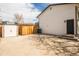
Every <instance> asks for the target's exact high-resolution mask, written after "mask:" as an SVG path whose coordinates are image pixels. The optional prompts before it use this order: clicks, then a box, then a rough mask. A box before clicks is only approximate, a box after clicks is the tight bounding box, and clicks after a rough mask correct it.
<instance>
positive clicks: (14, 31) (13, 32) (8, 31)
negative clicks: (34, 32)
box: [2, 25, 18, 37]
mask: <svg viewBox="0 0 79 59" xmlns="http://www.w3.org/2000/svg"><path fill="white" fill-rule="evenodd" d="M2 29H3V34H2V35H3V37H9V36H17V35H18V27H17V26H16V25H3V27H2Z"/></svg>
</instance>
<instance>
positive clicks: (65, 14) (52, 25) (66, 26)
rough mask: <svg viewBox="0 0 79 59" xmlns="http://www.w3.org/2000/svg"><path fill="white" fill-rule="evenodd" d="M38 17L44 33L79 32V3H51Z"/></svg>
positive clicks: (62, 33) (64, 33)
mask: <svg viewBox="0 0 79 59" xmlns="http://www.w3.org/2000/svg"><path fill="white" fill-rule="evenodd" d="M37 18H38V19H39V27H40V28H41V29H42V33H45V34H55V35H68V34H73V35H77V34H79V3H58V4H50V5H48V6H47V7H46V8H45V9H44V10H43V11H42V12H41V13H40V14H39V15H38V16H37Z"/></svg>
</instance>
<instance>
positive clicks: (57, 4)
mask: <svg viewBox="0 0 79 59" xmlns="http://www.w3.org/2000/svg"><path fill="white" fill-rule="evenodd" d="M65 4H77V3H58V4H50V5H48V6H47V7H46V8H45V9H44V10H43V11H42V12H41V13H40V14H39V15H38V16H37V17H36V18H38V17H39V16H40V15H41V14H42V13H43V12H44V11H45V10H46V9H48V8H49V7H50V6H57V5H65Z"/></svg>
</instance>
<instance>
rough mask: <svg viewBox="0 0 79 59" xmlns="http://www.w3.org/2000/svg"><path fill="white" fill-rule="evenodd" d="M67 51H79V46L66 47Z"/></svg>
mask: <svg viewBox="0 0 79 59" xmlns="http://www.w3.org/2000/svg"><path fill="white" fill-rule="evenodd" d="M66 51H68V52H70V53H77V52H78V47H66Z"/></svg>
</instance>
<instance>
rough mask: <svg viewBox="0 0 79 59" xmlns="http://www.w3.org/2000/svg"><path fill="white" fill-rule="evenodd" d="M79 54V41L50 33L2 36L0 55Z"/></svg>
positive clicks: (0, 39)
mask: <svg viewBox="0 0 79 59" xmlns="http://www.w3.org/2000/svg"><path fill="white" fill-rule="evenodd" d="M2 55H3V56H43V55H48V56H78V55H79V42H78V41H73V40H67V39H60V38H57V37H55V36H50V35H40V36H39V35H26V36H18V37H7V38H0V56H2Z"/></svg>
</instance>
